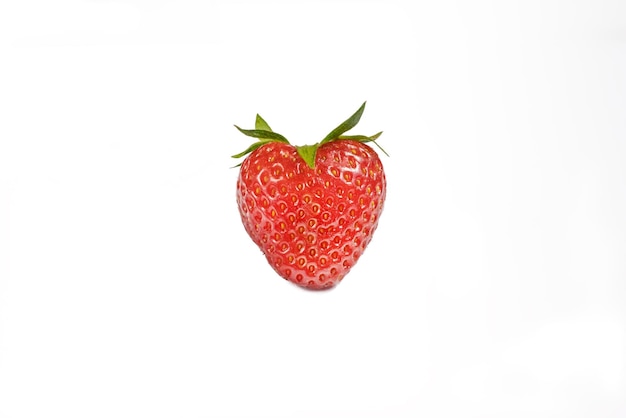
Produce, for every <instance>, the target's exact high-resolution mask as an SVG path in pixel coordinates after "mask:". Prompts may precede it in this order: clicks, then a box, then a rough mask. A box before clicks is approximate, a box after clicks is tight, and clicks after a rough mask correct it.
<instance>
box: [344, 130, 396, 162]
mask: <svg viewBox="0 0 626 418" xmlns="http://www.w3.org/2000/svg"><path fill="white" fill-rule="evenodd" d="M382 134H383V131H380V132H378V133H377V134H374V135H372V136H365V135H342V136H340V137H338V138H337V139H350V140H352V141H358V142H373V143H374V145H376V147H378V149H379V150H381V151H382V152H383V153H384V154H385V155H386V156H387V157H389V154H387V151H385V150H384V149H383V147H381V146H380V145H378V142H376V140H377V139H378V137H379V136H381V135H382Z"/></svg>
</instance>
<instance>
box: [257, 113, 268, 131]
mask: <svg viewBox="0 0 626 418" xmlns="http://www.w3.org/2000/svg"><path fill="white" fill-rule="evenodd" d="M254 129H256V130H259V131H270V132H272V128H270V126H269V125H268V124H267V122H265V119H263V118H262V117H261V115H259V114H258V113H257V115H256V121H255V122H254Z"/></svg>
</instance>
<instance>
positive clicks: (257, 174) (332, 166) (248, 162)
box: [234, 104, 386, 289]
mask: <svg viewBox="0 0 626 418" xmlns="http://www.w3.org/2000/svg"><path fill="white" fill-rule="evenodd" d="M364 106H365V104H363V106H361V108H360V109H359V111H357V113H355V115H353V116H352V117H351V118H350V119H348V120H347V121H346V122H344V123H343V124H342V125H340V126H339V127H338V128H337V129H335V130H333V131H332V132H331V133H330V134H329V135H328V136H327V137H326V138H325V139H324V140H322V141H321V142H320V143H318V144H315V145H312V146H303V147H294V146H293V145H290V144H289V142H288V141H287V140H286V139H285V138H284V137H282V136H281V135H280V134H275V133H274V132H273V131H271V128H269V125H267V123H266V122H265V121H264V120H263V119H262V118H261V117H260V116H258V115H257V123H256V126H255V128H256V129H255V130H248V131H246V130H242V129H240V131H242V132H243V133H245V134H247V135H249V136H253V137H257V138H259V142H257V143H255V144H253V146H251V147H250V148H249V149H248V150H246V151H245V152H244V153H242V154H238V155H236V156H234V157H236V158H239V157H241V156H243V155H246V154H248V153H249V155H248V156H247V158H246V159H245V160H244V161H243V163H242V164H241V168H240V172H239V178H238V180H237V195H236V199H237V205H238V208H239V213H240V215H241V220H242V223H243V225H244V228H245V230H246V232H247V233H248V235H249V236H250V237H251V238H252V240H253V241H254V243H255V244H257V245H258V246H259V248H260V249H261V251H262V252H263V253H264V255H265V257H266V258H267V261H268V262H269V264H270V266H272V268H273V269H274V270H275V271H276V272H277V273H278V274H279V275H280V276H281V277H283V278H284V279H286V280H289V281H291V282H293V283H295V284H297V285H299V286H302V287H305V288H308V289H327V288H330V287H333V286H334V285H336V284H337V283H338V282H339V281H341V280H342V279H343V278H344V276H345V275H346V274H347V273H348V272H349V271H350V269H351V268H352V267H353V266H354V264H355V263H356V262H357V260H358V259H359V257H361V255H362V254H363V251H364V250H365V248H366V247H367V245H368V244H369V242H370V241H371V239H372V236H373V234H374V231H375V230H376V228H377V226H378V221H379V219H380V216H381V213H382V210H383V206H384V201H385V195H386V179H385V174H384V171H383V166H382V163H381V161H380V159H379V158H378V155H377V153H376V152H375V151H374V150H373V149H372V148H370V147H369V146H368V145H366V144H365V143H366V142H374V141H375V140H376V138H378V136H379V135H380V133H379V134H376V135H374V136H371V137H366V136H343V135H342V134H343V133H344V132H346V131H347V130H348V129H350V128H352V127H353V126H354V125H356V123H357V122H358V120H359V118H360V116H361V114H362V112H363V109H364ZM268 136H269V137H271V138H264V137H268ZM259 143H260V144H259ZM257 144H258V145H257ZM383 152H384V151H383Z"/></svg>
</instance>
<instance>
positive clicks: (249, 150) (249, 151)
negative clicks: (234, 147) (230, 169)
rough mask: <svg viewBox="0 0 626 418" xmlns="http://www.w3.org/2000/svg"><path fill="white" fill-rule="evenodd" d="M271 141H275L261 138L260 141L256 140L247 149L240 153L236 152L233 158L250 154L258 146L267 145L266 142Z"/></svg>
mask: <svg viewBox="0 0 626 418" xmlns="http://www.w3.org/2000/svg"><path fill="white" fill-rule="evenodd" d="M270 142H275V141H272V140H261V141H258V142H255V143H254V144H252V145H250V146H249V147H248V148H246V150H245V151H242V152H240V153H239V154H235V155H232V156H231V157H232V158H241V157H243V156H244V155H247V154H250V153H251V152H252V151H254V150H256V149H257V148H261V146H263V145H265V144H269V143H270Z"/></svg>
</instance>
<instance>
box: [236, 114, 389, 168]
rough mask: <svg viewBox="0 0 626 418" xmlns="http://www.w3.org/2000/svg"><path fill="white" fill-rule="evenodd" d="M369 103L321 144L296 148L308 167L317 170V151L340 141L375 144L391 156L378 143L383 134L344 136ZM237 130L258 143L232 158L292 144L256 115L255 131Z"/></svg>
mask: <svg viewBox="0 0 626 418" xmlns="http://www.w3.org/2000/svg"><path fill="white" fill-rule="evenodd" d="M366 103H367V102H363V104H362V105H361V107H360V108H359V109H358V110H357V111H356V112H355V113H354V114H353V115H352V116H350V117H349V118H348V119H346V120H345V121H344V122H343V123H342V124H341V125H339V126H337V127H336V128H335V129H333V130H332V131H331V132H330V133H329V134H328V135H326V137H325V138H324V139H322V140H321V141H320V142H318V143H316V144H313V145H296V146H295V148H296V150H297V151H298V154H299V155H300V156H301V157H302V159H303V160H304V161H305V162H306V163H307V165H308V166H309V167H311V168H315V156H316V154H317V149H318V148H319V147H320V146H322V145H324V144H327V143H329V142H332V141H337V140H340V139H347V140H352V141H357V142H373V143H374V144H375V145H376V146H377V147H378V148H379V149H380V150H381V151H382V152H383V153H384V154H385V155H387V156H389V154H387V152H386V151H385V150H384V149H383V148H382V147H381V146H380V145H378V143H377V142H376V140H377V139H378V137H380V135H381V134H382V131H381V132H378V133H377V134H374V135H372V136H365V135H343V134H344V133H346V132H347V131H349V130H350V129H352V128H354V127H355V126H356V125H357V124H358V123H359V120H360V119H361V115H363V111H364V110H365V104H366ZM235 128H237V129H238V130H239V132H241V133H242V134H244V135H246V136H250V137H252V138H257V139H258V141H257V142H255V143H253V144H252V145H250V146H249V147H248V148H246V149H245V150H244V151H242V152H240V153H238V154H235V155H233V156H232V158H241V157H243V156H245V155H247V154H249V153H251V152H253V151H255V150H256V149H258V148H260V147H261V146H263V145H265V144H267V143H270V142H284V143H286V144H290V142H289V141H288V140H287V138H285V137H284V136H282V135H281V134H279V133H277V132H274V131H273V130H272V128H270V126H269V124H268V123H267V122H266V121H265V120H264V119H263V118H262V117H261V116H260V115H258V114H257V115H256V121H255V123H254V129H241V128H240V127H239V126H237V125H235Z"/></svg>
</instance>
